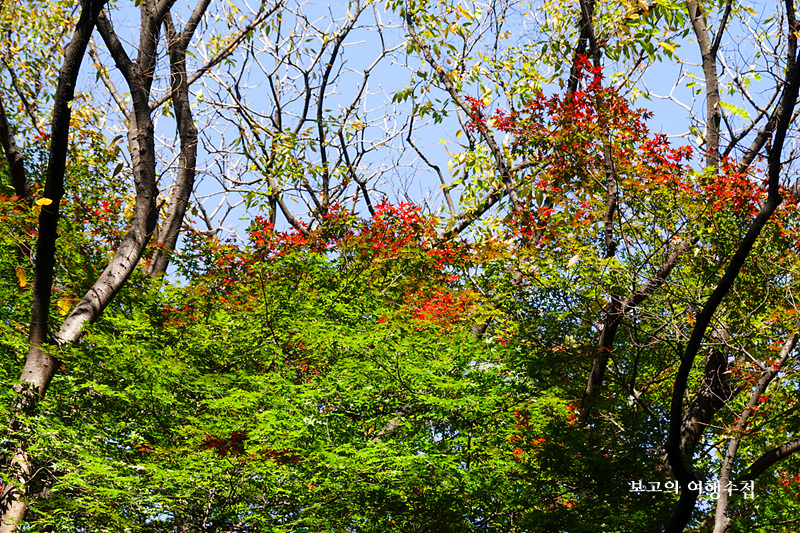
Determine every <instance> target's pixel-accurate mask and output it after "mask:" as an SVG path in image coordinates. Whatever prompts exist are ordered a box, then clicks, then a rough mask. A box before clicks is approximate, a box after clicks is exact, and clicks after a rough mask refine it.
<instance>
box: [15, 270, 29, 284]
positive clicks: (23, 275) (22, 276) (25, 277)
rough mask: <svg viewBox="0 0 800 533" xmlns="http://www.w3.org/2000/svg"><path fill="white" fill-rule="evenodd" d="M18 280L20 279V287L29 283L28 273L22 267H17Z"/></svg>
mask: <svg viewBox="0 0 800 533" xmlns="http://www.w3.org/2000/svg"><path fill="white" fill-rule="evenodd" d="M17 281H19V286H20V287H25V286H26V285H27V284H28V275H27V274H26V273H25V269H24V268H22V267H19V266H18V267H17Z"/></svg>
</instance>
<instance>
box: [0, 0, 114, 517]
mask: <svg viewBox="0 0 800 533" xmlns="http://www.w3.org/2000/svg"><path fill="white" fill-rule="evenodd" d="M105 2H106V0H85V1H84V2H83V7H82V9H81V15H80V17H79V19H78V23H77V25H76V27H75V31H74V33H73V35H72V39H71V40H70V42H69V44H68V45H67V48H66V50H65V54H64V62H63V63H62V65H61V69H60V70H59V74H58V85H57V87H56V94H55V99H54V104H53V122H52V135H51V140H50V154H49V160H48V163H47V175H46V182H45V188H44V198H46V199H48V200H50V201H51V202H50V204H48V205H43V206H42V210H41V212H40V214H39V235H38V239H37V243H36V277H35V282H34V285H33V291H32V303H31V322H30V330H29V342H30V348H29V350H28V355H27V357H26V359H25V366H24V368H23V370H22V374H21V376H20V381H21V382H22V384H21V385H19V386H17V387H15V391H16V393H17V396H16V398H15V401H14V408H13V409H14V411H15V412H16V413H17V414H18V415H27V414H30V413H32V412H34V411H35V409H36V407H37V405H38V404H39V401H40V400H41V398H42V396H44V394H45V392H46V391H47V388H48V386H49V385H50V381H51V380H52V379H53V376H54V375H55V373H56V371H57V369H58V367H59V363H58V359H57V358H56V357H54V356H52V355H50V354H49V353H47V351H46V350H45V349H44V346H45V345H46V344H47V343H48V340H49V339H48V337H49V332H48V323H47V319H48V315H49V309H50V297H51V290H52V284H53V270H54V267H55V250H56V237H57V225H58V217H59V203H60V201H61V198H62V197H63V195H64V172H65V170H66V160H67V146H68V140H69V124H70V117H71V109H70V104H71V101H72V99H73V98H74V97H75V84H76V82H77V79H78V72H79V70H80V66H81V61H82V60H83V56H84V54H85V53H86V46H87V45H88V43H89V38H90V37H91V35H92V31H93V29H94V26H95V24H96V22H97V17H98V16H99V14H100V11H101V10H102V9H103V5H104V4H105ZM7 153H8V150H7ZM22 425H23V423H22V422H21V420H20V419H19V418H16V419H15V420H13V421H12V422H11V428H10V429H11V433H12V434H13V435H14V436H15V437H16V439H17V443H16V445H15V449H14V452H13V456H12V462H11V476H10V477H11V478H12V479H13V485H12V483H7V485H9V488H8V489H6V488H5V487H4V488H3V492H4V494H3V496H4V498H3V501H2V502H0V503H1V505H2V509H0V510H1V511H2V518H0V533H11V532H12V531H15V530H16V529H17V528H18V527H19V525H20V524H21V523H22V521H23V520H24V519H25V514H26V512H27V510H28V502H27V500H26V498H25V496H26V491H27V488H28V485H29V483H30V481H31V479H32V476H33V475H34V469H33V465H32V463H31V460H30V458H29V456H28V452H27V446H26V442H25V440H24V438H22V436H21V434H20V430H21V429H22V427H23V426H22Z"/></svg>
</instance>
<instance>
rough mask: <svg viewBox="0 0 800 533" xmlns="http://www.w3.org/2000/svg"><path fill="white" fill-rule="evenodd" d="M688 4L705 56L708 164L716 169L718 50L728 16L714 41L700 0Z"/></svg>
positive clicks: (702, 52)
mask: <svg viewBox="0 0 800 533" xmlns="http://www.w3.org/2000/svg"><path fill="white" fill-rule="evenodd" d="M686 6H687V8H688V9H689V18H690V19H691V21H692V28H693V29H694V34H695V36H696V37H697V44H698V45H699V46H700V55H701V56H702V58H703V59H702V63H703V76H704V77H705V81H706V131H705V141H706V149H707V154H706V165H707V166H709V167H711V168H715V169H716V168H717V167H718V166H719V128H720V121H721V120H722V110H721V109H720V96H719V78H718V76H717V50H718V49H719V42H720V37H721V36H722V34H723V33H724V31H725V20H726V19H727V17H726V18H725V19H723V22H722V25H721V27H720V28H719V30H717V39H715V41H714V42H713V43H712V42H711V37H710V36H709V34H708V28H707V27H706V24H705V22H704V20H703V13H702V11H701V10H700V5H699V4H698V1H697V0H687V2H686Z"/></svg>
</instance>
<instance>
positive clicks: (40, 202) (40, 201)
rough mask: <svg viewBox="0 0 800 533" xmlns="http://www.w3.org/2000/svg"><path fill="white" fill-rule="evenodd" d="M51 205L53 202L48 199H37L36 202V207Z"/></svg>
mask: <svg viewBox="0 0 800 533" xmlns="http://www.w3.org/2000/svg"><path fill="white" fill-rule="evenodd" d="M52 203H53V200H51V199H50V198H39V199H38V200H36V205H50V204H52Z"/></svg>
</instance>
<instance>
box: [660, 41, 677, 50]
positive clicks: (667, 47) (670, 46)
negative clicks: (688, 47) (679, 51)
mask: <svg viewBox="0 0 800 533" xmlns="http://www.w3.org/2000/svg"><path fill="white" fill-rule="evenodd" d="M658 44H659V45H661V46H662V47H664V49H665V50H666V51H667V52H674V51H675V48H676V47H675V45H674V44H672V43H669V42H666V41H664V42H663V43H658Z"/></svg>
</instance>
